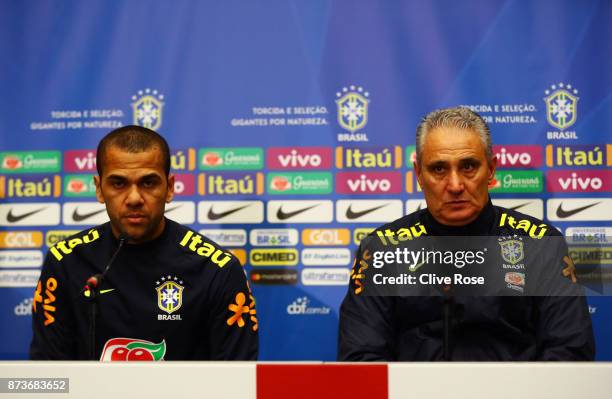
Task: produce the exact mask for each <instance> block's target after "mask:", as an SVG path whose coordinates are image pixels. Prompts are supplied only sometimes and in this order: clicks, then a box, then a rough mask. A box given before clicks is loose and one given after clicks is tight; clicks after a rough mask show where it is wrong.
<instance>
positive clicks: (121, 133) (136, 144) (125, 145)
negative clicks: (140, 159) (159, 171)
mask: <svg viewBox="0 0 612 399" xmlns="http://www.w3.org/2000/svg"><path fill="white" fill-rule="evenodd" d="M109 147H117V148H119V149H121V150H124V151H127V152H133V153H136V152H143V151H147V150H150V149H152V148H154V147H158V148H159V150H160V151H161V154H162V158H163V162H164V171H165V172H166V176H169V175H170V147H168V142H166V139H164V138H163V137H162V136H161V135H160V134H159V133H157V132H155V131H153V130H151V129H148V128H146V127H142V126H137V125H127V126H123V127H120V128H118V129H115V130H113V131H112V132H110V133H108V134H107V135H106V136H104V137H103V138H102V140H100V143H99V144H98V149H97V150H96V169H98V175H100V176H102V165H103V164H104V157H105V156H106V151H107V149H108V148H109Z"/></svg>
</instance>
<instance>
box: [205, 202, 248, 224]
mask: <svg viewBox="0 0 612 399" xmlns="http://www.w3.org/2000/svg"><path fill="white" fill-rule="evenodd" d="M249 206H251V204H248V205H243V206H239V207H238V208H234V209H230V210H229V211H225V212H221V213H216V212H215V211H213V207H212V206H211V207H210V209H209V210H208V215H207V216H208V219H210V220H219V219H222V218H224V217H226V216H229V215H231V214H232V213H236V212H238V211H239V210H242V209H244V208H246V207H249Z"/></svg>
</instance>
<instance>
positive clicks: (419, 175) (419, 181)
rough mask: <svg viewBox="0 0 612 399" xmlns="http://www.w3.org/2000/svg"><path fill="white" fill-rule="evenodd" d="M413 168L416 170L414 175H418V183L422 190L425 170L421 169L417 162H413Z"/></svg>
mask: <svg viewBox="0 0 612 399" xmlns="http://www.w3.org/2000/svg"><path fill="white" fill-rule="evenodd" d="M412 167H413V168H414V173H415V174H416V178H417V182H418V183H419V186H420V187H421V188H422V187H423V185H422V184H421V176H422V175H421V173H422V172H423V170H422V169H421V167H420V166H419V164H417V163H416V161H413V162H412Z"/></svg>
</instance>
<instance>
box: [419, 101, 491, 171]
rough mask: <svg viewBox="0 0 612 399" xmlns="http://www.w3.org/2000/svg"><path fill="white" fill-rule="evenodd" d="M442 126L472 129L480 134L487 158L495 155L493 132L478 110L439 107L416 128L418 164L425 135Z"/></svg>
mask: <svg viewBox="0 0 612 399" xmlns="http://www.w3.org/2000/svg"><path fill="white" fill-rule="evenodd" d="M440 127H455V128H458V129H465V130H472V131H474V133H476V134H478V136H479V137H480V140H482V144H483V145H484V147H485V154H486V156H487V159H489V160H490V159H491V158H492V157H493V149H492V147H491V132H490V130H489V126H488V125H487V122H485V120H484V119H483V118H482V116H480V115H478V114H477V113H476V112H474V111H472V110H470V109H469V108H466V107H454V108H444V109H437V110H435V111H432V112H430V113H429V114H427V116H425V117H424V118H423V119H422V120H421V123H419V126H417V129H416V157H417V164H420V162H421V155H422V150H423V143H424V142H425V136H426V135H427V133H429V132H430V131H432V130H435V129H437V128H440Z"/></svg>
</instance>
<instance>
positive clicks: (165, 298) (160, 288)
mask: <svg viewBox="0 0 612 399" xmlns="http://www.w3.org/2000/svg"><path fill="white" fill-rule="evenodd" d="M155 285H156V287H155V292H156V293H157V307H158V308H159V309H160V310H161V311H163V312H164V313H159V314H158V315H157V320H182V319H181V314H180V313H177V312H178V311H179V310H180V309H181V307H182V306H183V293H184V291H185V287H184V286H183V280H182V279H180V278H179V277H177V276H171V275H167V276H162V277H160V278H159V279H158V280H157V281H156V282H155Z"/></svg>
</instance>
